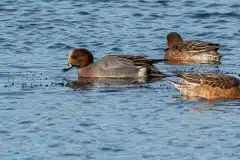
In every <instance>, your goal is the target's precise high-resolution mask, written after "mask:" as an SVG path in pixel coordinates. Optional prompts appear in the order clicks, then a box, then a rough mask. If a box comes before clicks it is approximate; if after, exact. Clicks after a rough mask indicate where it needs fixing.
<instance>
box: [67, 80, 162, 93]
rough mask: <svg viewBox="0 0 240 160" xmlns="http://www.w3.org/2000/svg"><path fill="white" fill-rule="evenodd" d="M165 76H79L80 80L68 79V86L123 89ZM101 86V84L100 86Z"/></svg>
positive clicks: (80, 88)
mask: <svg viewBox="0 0 240 160" xmlns="http://www.w3.org/2000/svg"><path fill="white" fill-rule="evenodd" d="M162 78H163V77H151V78H122V79H121V78H83V77H81V78H79V79H78V80H68V82H67V85H66V86H67V87H70V88H72V89H74V90H78V91H83V90H94V89H96V87H97V88H98V89H100V90H99V91H101V90H103V91H107V90H108V91H123V90H126V89H133V88H142V87H144V84H148V83H154V82H158V81H160V80H162ZM99 86H101V87H100V88H99Z"/></svg>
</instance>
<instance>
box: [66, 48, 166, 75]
mask: <svg viewBox="0 0 240 160" xmlns="http://www.w3.org/2000/svg"><path fill="white" fill-rule="evenodd" d="M157 62H158V60H156V59H155V60H149V59H147V58H146V57H144V56H130V55H107V56H105V57H103V58H101V59H100V60H99V61H97V62H96V63H94V61H93V55H92V53H91V52H90V51H89V50H87V49H85V48H78V49H73V50H72V51H71V52H70V53H69V56H68V65H69V67H68V68H65V69H63V72H67V71H68V70H70V69H71V68H73V67H77V68H78V75H79V77H105V78H106V77H107V78H139V77H155V76H156V77H159V76H162V75H163V74H162V73H161V72H160V71H158V69H157V68H156V67H155V66H154V65H153V64H154V63H157Z"/></svg>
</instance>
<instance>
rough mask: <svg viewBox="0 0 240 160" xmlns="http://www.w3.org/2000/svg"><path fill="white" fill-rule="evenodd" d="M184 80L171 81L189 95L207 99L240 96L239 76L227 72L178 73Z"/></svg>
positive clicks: (184, 93)
mask: <svg viewBox="0 0 240 160" xmlns="http://www.w3.org/2000/svg"><path fill="white" fill-rule="evenodd" d="M177 74H178V76H179V77H182V78H183V81H181V82H176V81H173V80H170V82H171V83H172V84H173V85H174V86H175V87H176V88H177V89H178V90H179V91H180V92H181V93H182V95H184V96H188V97H203V98H205V99H235V98H240V82H239V80H238V79H237V78H235V77H232V76H228V75H225V74H209V73H182V72H180V73H177Z"/></svg>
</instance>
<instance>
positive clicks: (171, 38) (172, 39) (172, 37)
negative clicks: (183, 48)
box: [167, 32, 183, 48]
mask: <svg viewBox="0 0 240 160" xmlns="http://www.w3.org/2000/svg"><path fill="white" fill-rule="evenodd" d="M181 41H183V39H182V37H181V35H180V34H178V33H177V32H171V33H169V34H168V35H167V47H168V48H170V47H172V46H174V45H176V44H178V43H179V42H181Z"/></svg>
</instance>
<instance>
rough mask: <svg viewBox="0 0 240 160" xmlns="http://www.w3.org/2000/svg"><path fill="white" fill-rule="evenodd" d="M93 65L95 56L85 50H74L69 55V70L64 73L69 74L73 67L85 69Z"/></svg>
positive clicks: (64, 70) (66, 69)
mask: <svg viewBox="0 0 240 160" xmlns="http://www.w3.org/2000/svg"><path fill="white" fill-rule="evenodd" d="M91 63H93V55H92V53H91V52H90V51H88V50H87V49H84V48H78V49H73V50H72V51H71V52H70V53H69V55H68V68H64V69H63V70H62V71H63V72H67V71H68V70H70V69H71V68H73V67H78V68H84V67H86V66H88V65H89V64H91Z"/></svg>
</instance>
